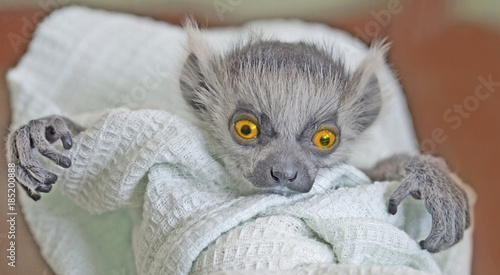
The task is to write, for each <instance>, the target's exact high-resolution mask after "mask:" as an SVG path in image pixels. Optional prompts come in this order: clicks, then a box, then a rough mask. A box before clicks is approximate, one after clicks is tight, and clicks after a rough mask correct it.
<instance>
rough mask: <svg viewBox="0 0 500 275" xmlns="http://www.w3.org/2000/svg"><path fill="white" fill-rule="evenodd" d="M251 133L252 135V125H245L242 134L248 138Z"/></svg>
mask: <svg viewBox="0 0 500 275" xmlns="http://www.w3.org/2000/svg"><path fill="white" fill-rule="evenodd" d="M250 133H252V128H250V125H247V124H245V125H243V126H241V134H242V135H244V136H248V135H250Z"/></svg>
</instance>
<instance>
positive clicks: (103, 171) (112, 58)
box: [8, 7, 473, 274]
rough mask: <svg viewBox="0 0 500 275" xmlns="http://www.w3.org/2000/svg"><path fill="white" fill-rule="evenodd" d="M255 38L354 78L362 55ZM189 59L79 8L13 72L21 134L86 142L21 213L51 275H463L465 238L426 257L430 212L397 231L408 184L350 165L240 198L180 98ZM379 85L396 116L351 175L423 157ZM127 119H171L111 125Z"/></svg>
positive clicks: (159, 31)
mask: <svg viewBox="0 0 500 275" xmlns="http://www.w3.org/2000/svg"><path fill="white" fill-rule="evenodd" d="M68 22H69V24H68ZM255 25H257V26H259V25H260V26H266V29H269V30H273V31H278V32H277V33H279V34H281V35H282V37H283V39H288V40H297V39H306V40H311V39H313V38H315V37H316V38H320V37H321V39H323V38H324V37H330V39H333V40H334V41H335V43H336V44H335V45H337V46H338V48H339V51H340V52H341V53H343V54H345V55H346V56H348V57H349V59H348V60H347V66H350V67H351V68H354V66H355V64H356V62H359V60H360V59H361V58H362V56H363V54H364V53H365V52H366V50H365V49H364V48H363V47H362V46H361V45H360V44H359V42H357V41H356V40H354V39H352V38H350V37H349V36H347V35H346V34H344V33H341V32H338V31H333V30H331V29H328V28H326V27H323V26H318V25H307V24H304V23H301V22H273V23H272V24H270V23H256V24H255ZM96 26H99V28H96ZM124 30H126V31H124ZM297 30H301V31H303V32H304V33H306V34H307V35H305V34H304V35H302V36H301V35H298V33H299V32H297ZM237 33H239V32H238V31H237V30H235V29H226V30H215V31H212V33H211V34H207V38H208V39H209V40H211V41H212V43H213V44H214V45H219V46H220V47H221V49H223V48H224V45H227V44H228V43H229V42H230V41H231V39H233V40H234V37H237ZM110 34H113V35H112V37H109V36H110ZM143 36H147V37H149V40H148V41H149V43H144V42H143V40H141V39H142V37H143ZM230 38H231V39H230ZM103 39H106V40H104V41H106V42H107V43H104V46H101V47H98V46H97V45H102V44H103V43H102V41H103ZM183 43H185V35H184V34H183V32H182V30H180V29H179V28H178V27H173V26H170V25H166V24H161V23H157V22H153V21H151V20H146V19H141V18H136V17H133V16H126V15H120V14H110V13H106V12H101V11H93V10H88V9H85V8H78V7H72V8H67V9H63V10H61V11H58V12H56V13H54V14H53V15H51V16H50V17H49V18H48V19H47V20H46V21H45V22H44V23H43V24H42V25H41V26H40V28H39V29H38V30H37V32H36V35H35V38H34V40H33V41H32V42H31V44H30V48H29V51H28V53H27V54H26V55H25V56H24V57H23V59H22V60H21V62H20V63H19V65H18V66H17V67H16V68H14V69H13V70H11V71H10V72H9V74H8V84H9V88H10V90H11V95H12V96H11V98H12V106H13V126H16V125H19V124H21V123H25V122H26V121H27V120H29V119H32V118H36V117H40V116H43V115H48V114H62V115H66V116H69V117H71V118H73V119H74V120H76V121H77V122H78V123H80V124H82V125H85V126H87V127H88V129H87V130H86V131H84V132H82V133H81V134H79V135H78V136H76V137H75V138H74V147H73V148H72V149H71V150H69V151H66V152H65V154H66V155H67V156H69V157H70V158H71V159H72V161H73V165H72V166H71V168H69V169H61V168H58V167H55V166H54V165H51V164H49V163H47V162H45V165H47V167H48V168H49V169H51V170H53V171H56V172H57V173H58V175H60V177H59V181H58V182H57V184H56V188H54V190H53V191H52V192H51V193H50V194H48V195H44V196H43V197H42V199H41V200H40V201H39V202H33V201H31V200H30V199H29V198H27V197H22V204H23V212H24V213H25V217H26V220H27V221H28V223H29V225H30V229H31V230H32V232H33V235H34V237H35V239H36V240H37V242H38V244H39V245H40V248H41V250H42V253H43V255H44V257H45V258H46V260H47V262H48V263H49V264H50V265H51V267H52V268H53V269H54V270H55V271H56V273H58V274H134V273H139V274H187V273H192V274H201V273H217V272H219V273H221V274H227V273H231V272H235V274H243V273H244V272H251V271H255V270H259V272H264V270H266V272H271V271H273V272H276V273H277V274H278V273H279V272H285V273H284V274H289V272H292V270H293V271H294V273H305V274H321V273H325V272H341V273H349V274H375V273H384V274H421V273H441V272H443V273H449V274H466V273H468V271H469V269H470V253H471V236H470V234H471V230H470V229H469V230H468V231H467V232H466V236H465V239H464V241H462V242H461V243H459V244H457V245H456V246H454V247H453V248H451V249H449V250H446V251H444V252H441V253H438V254H436V255H431V254H430V253H428V252H427V251H423V250H421V249H420V248H419V246H418V244H417V242H416V240H421V239H424V238H425V237H426V235H427V234H428V232H429V231H430V227H431V224H430V223H431V218H430V215H429V214H428V213H427V211H426V209H425V207H424V206H423V203H422V202H420V201H415V200H413V199H407V200H405V201H404V202H403V204H402V205H401V206H400V208H399V210H398V213H397V214H396V215H390V214H389V213H388V212H387V200H388V198H389V196H390V194H391V193H392V192H393V191H394V190H395V188H397V186H398V184H399V183H398V182H376V183H372V182H371V181H370V180H369V179H368V178H367V177H366V176H365V175H364V174H363V173H362V172H360V171H359V170H358V169H356V168H355V167H354V166H352V165H347V164H346V165H342V166H339V167H335V168H332V169H324V170H321V171H320V172H319V175H318V177H317V179H316V181H315V183H314V187H313V190H312V191H311V192H309V193H306V194H299V195H294V196H290V197H284V196H280V195H273V194H247V195H241V194H240V193H239V192H238V191H237V190H239V187H241V186H242V185H243V183H241V182H239V179H235V178H231V177H230V176H229V175H228V174H227V173H226V171H225V170H224V167H223V166H221V164H220V163H219V162H218V160H217V159H214V158H213V157H212V156H211V155H210V154H209V152H208V151H207V149H206V148H207V144H208V142H209V141H208V140H207V137H205V136H204V135H203V134H202V133H201V132H200V131H199V130H198V128H196V127H195V126H193V125H192V123H191V121H192V120H193V118H192V116H191V115H190V114H189V112H188V111H187V109H185V104H183V103H182V101H181V98H180V96H179V93H178V66H179V65H181V64H182V60H183V58H184V57H185V55H183V54H182V45H183ZM160 45H161V46H162V47H160ZM349 45H354V46H352V47H351V46H349ZM350 57H352V58H350ZM148 66H149V67H148ZM151 70H153V72H151ZM133 76H138V77H135V78H134V77H133ZM379 77H380V78H381V79H382V80H384V79H386V80H388V81H386V83H385V85H386V89H387V90H388V92H389V94H392V95H393V97H392V98H390V99H388V100H389V101H388V103H389V104H386V105H385V106H390V107H392V108H393V109H392V110H389V111H388V110H386V111H385V114H387V113H390V114H391V116H387V115H386V116H383V117H382V118H381V119H380V120H379V121H378V122H377V125H374V127H372V129H371V130H370V131H369V132H368V133H367V135H369V136H371V142H372V143H370V142H366V143H364V144H363V145H362V146H360V147H359V148H360V150H359V151H356V152H353V155H352V156H351V160H350V163H351V164H364V165H369V164H372V163H374V162H375V161H376V160H377V159H380V158H382V157H384V156H387V155H389V154H392V153H395V152H403V151H411V150H414V149H415V148H414V145H413V144H414V143H413V141H414V139H413V135H412V131H411V122H410V121H409V119H408V116H407V113H406V110H405V107H404V101H403V100H402V98H401V95H400V91H399V88H398V86H397V82H396V81H395V80H394V78H393V77H392V75H391V74H390V73H389V71H387V72H381V75H380V76H379ZM145 78H148V81H147V82H145V81H143V80H144V79H145ZM152 78H156V79H157V82H155V83H156V84H155V85H150V84H151V83H152V82H151V79H152ZM147 83H149V84H148V86H147V87H146V84H147ZM130 87H132V90H129V89H130ZM140 88H143V89H144V90H145V91H147V92H146V94H144V93H141V91H142V90H141V89H140ZM146 88H147V89H146ZM40 90H41V91H43V93H40V92H39V91H40ZM132 105H133V106H132ZM116 106H128V107H144V108H146V107H147V108H157V109H163V110H167V111H168V112H167V111H163V110H161V111H160V110H151V109H146V110H136V111H133V110H129V109H114V110H106V108H109V107H116ZM90 112H97V113H99V114H98V115H87V114H88V113H90ZM177 115H179V116H181V117H182V118H181V117H179V116H177ZM388 130H390V131H388ZM384 133H385V134H384ZM387 133H391V136H390V140H391V141H387V140H388V139H389V138H388V136H387ZM471 201H473V200H472V199H471Z"/></svg>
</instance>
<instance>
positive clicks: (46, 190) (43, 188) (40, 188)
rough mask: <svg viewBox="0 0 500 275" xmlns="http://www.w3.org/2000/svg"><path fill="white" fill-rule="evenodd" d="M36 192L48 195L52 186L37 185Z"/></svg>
mask: <svg viewBox="0 0 500 275" xmlns="http://www.w3.org/2000/svg"><path fill="white" fill-rule="evenodd" d="M35 190H36V191H39V192H43V193H49V192H50V190H52V185H50V184H47V185H45V184H42V185H39V186H38V187H37V188H35Z"/></svg>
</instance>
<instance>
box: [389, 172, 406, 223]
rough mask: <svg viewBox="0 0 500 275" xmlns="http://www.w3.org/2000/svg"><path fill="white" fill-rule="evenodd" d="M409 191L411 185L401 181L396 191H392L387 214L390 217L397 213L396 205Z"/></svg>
mask: <svg viewBox="0 0 500 275" xmlns="http://www.w3.org/2000/svg"><path fill="white" fill-rule="evenodd" d="M411 191H412V185H411V183H410V182H408V181H406V180H403V181H402V182H401V184H400V185H399V187H398V188H397V189H396V191H394V193H392V195H391V197H390V198H389V207H388V208H389V213H391V214H392V215H394V214H396V212H398V205H399V204H400V203H401V202H402V201H403V200H404V199H405V198H406V197H407V196H408V195H409V194H410V192H411Z"/></svg>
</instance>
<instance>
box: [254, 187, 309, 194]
mask: <svg viewBox="0 0 500 275" xmlns="http://www.w3.org/2000/svg"><path fill="white" fill-rule="evenodd" d="M260 189H262V190H263V191H264V192H266V193H270V194H277V195H282V196H285V197H289V196H293V195H297V194H302V193H307V192H299V191H295V190H292V189H290V188H288V187H286V186H276V187H268V188H262V187H260Z"/></svg>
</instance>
